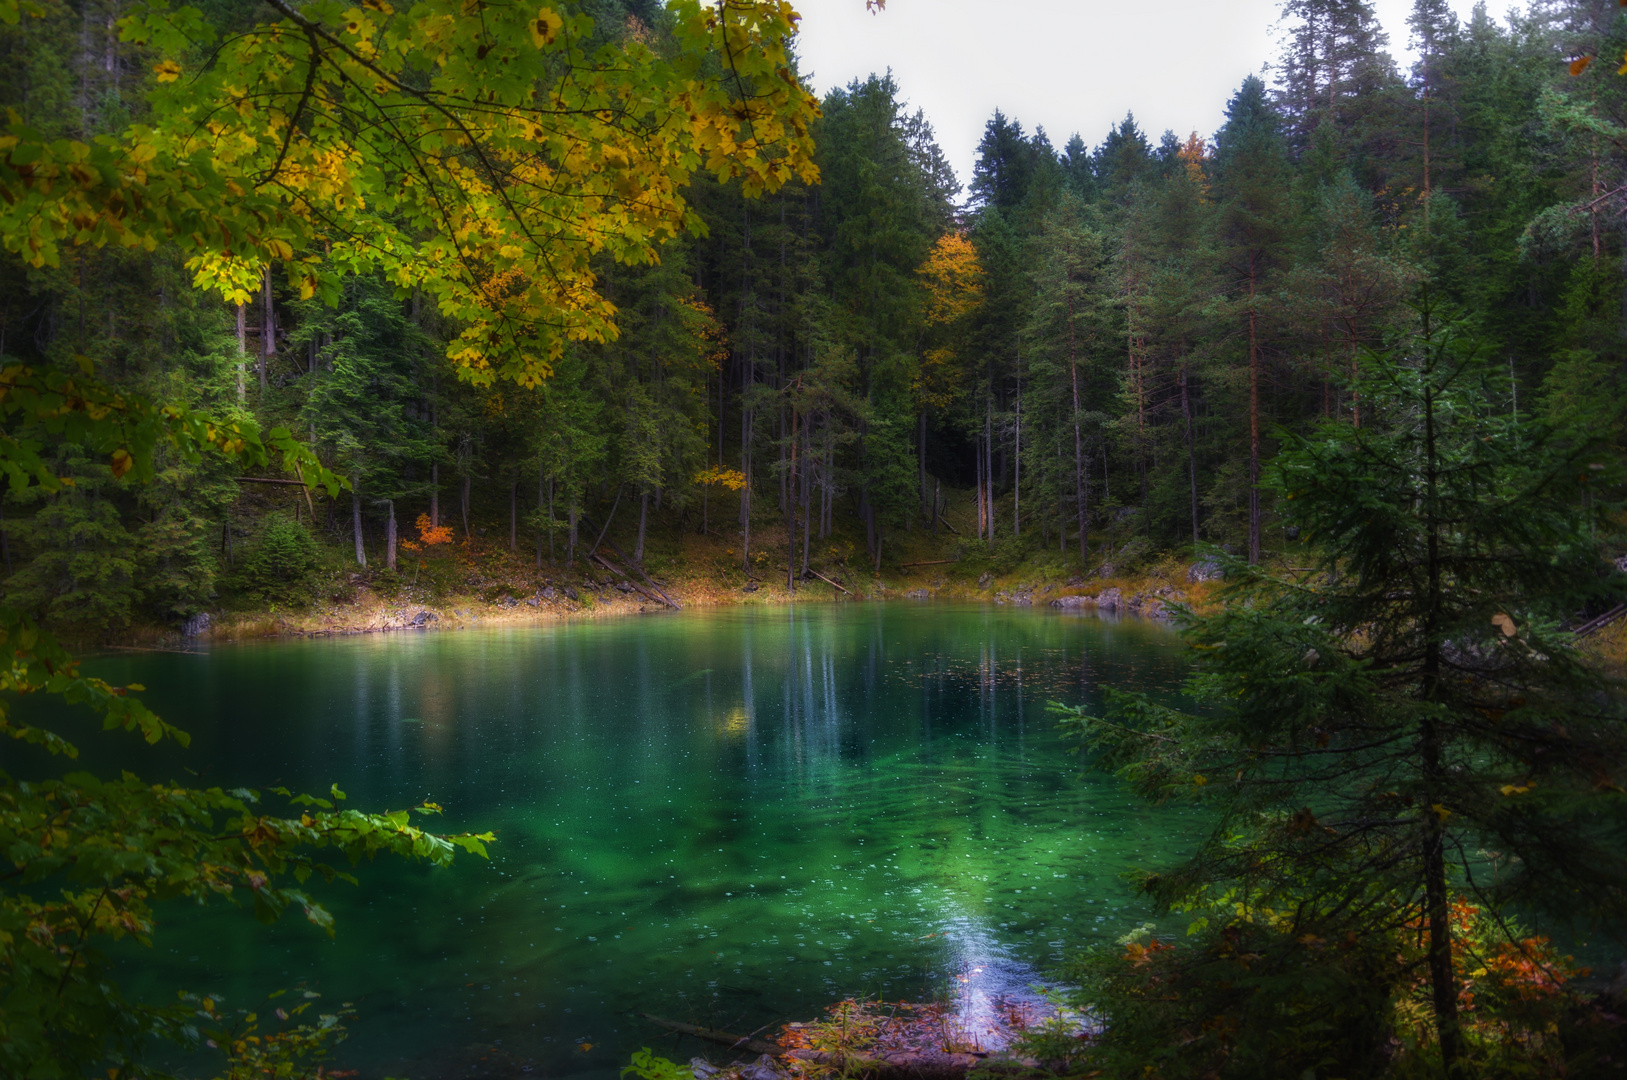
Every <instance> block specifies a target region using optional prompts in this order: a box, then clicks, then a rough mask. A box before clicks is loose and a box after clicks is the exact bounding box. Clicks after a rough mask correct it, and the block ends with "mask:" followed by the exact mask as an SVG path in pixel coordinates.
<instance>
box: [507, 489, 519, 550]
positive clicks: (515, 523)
mask: <svg viewBox="0 0 1627 1080" xmlns="http://www.w3.org/2000/svg"><path fill="white" fill-rule="evenodd" d="M508 549H509V551H511V552H514V553H516V554H518V553H519V550H520V482H519V481H518V480H511V481H509V485H508Z"/></svg>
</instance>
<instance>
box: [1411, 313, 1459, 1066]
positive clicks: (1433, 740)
mask: <svg viewBox="0 0 1627 1080" xmlns="http://www.w3.org/2000/svg"><path fill="white" fill-rule="evenodd" d="M1426 319H1427V316H1426ZM1427 328H1428V323H1427V321H1426V323H1425V329H1426V332H1427ZM1439 472H1440V462H1439V459H1438V457H1437V455H1436V451H1435V399H1434V394H1433V393H1432V392H1431V391H1428V390H1426V391H1425V392H1424V491H1425V496H1424V497H1425V500H1426V502H1427V505H1426V507H1425V514H1424V520H1425V521H1426V522H1427V523H1428V529H1429V535H1428V538H1427V546H1426V549H1425V558H1426V559H1427V566H1428V589H1429V598H1428V606H1427V608H1426V609H1425V614H1424V627H1423V630H1424V663H1423V685H1422V691H1423V697H1424V701H1425V708H1426V710H1427V709H1428V708H1429V704H1430V703H1431V702H1433V700H1434V698H1435V695H1436V693H1437V691H1438V689H1439V684H1440V670H1441V644H1440V641H1439V635H1440V631H1441V626H1440V616H1441V607H1442V603H1443V597H1442V588H1443V584H1442V581H1441V559H1440V528H1441V526H1440V524H1439V504H1438V502H1437V494H1436V486H1437V483H1438V479H1439ZM1418 748H1419V756H1420V758H1421V765H1422V772H1423V779H1424V807H1423V825H1424V837H1423V874H1424V908H1425V914H1426V917H1427V918H1428V921H1429V957H1428V960H1429V981H1430V997H1431V999H1432V1004H1433V1006H1434V1011H1435V1028H1436V1032H1437V1034H1438V1037H1439V1039H1440V1045H1441V1065H1442V1067H1443V1071H1444V1072H1445V1074H1446V1076H1447V1077H1448V1078H1452V1077H1455V1076H1456V1075H1457V1066H1458V1063H1459V1061H1460V1060H1461V1059H1462V1056H1463V1033H1462V1029H1461V1028H1460V1027H1459V1023H1458V991H1457V978H1456V975H1455V974H1454V973H1453V971H1452V919H1451V907H1450V903H1451V900H1450V897H1449V895H1448V893H1447V885H1446V835H1445V833H1446V829H1445V826H1446V815H1447V814H1448V813H1450V812H1451V811H1450V809H1449V808H1447V807H1445V806H1443V805H1441V802H1440V798H1441V795H1442V793H1443V790H1444V788H1445V772H1444V764H1443V762H1442V760H1441V740H1440V729H1439V727H1438V726H1437V725H1436V723H1435V719H1434V717H1433V716H1432V715H1431V714H1430V713H1428V712H1427V711H1426V712H1425V714H1424V720H1423V722H1422V723H1421V725H1420V730H1419V738H1418Z"/></svg>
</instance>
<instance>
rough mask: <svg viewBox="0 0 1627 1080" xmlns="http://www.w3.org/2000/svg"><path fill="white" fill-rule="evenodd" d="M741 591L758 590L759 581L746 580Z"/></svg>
mask: <svg viewBox="0 0 1627 1080" xmlns="http://www.w3.org/2000/svg"><path fill="white" fill-rule="evenodd" d="M740 591H741V592H756V591H757V583H756V582H755V581H748V582H746V585H745V588H743V589H741V590H740Z"/></svg>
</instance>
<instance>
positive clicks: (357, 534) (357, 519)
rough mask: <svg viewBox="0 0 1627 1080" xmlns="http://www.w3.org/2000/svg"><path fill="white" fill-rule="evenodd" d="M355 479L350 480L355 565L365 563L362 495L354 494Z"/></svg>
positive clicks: (351, 530) (351, 525) (351, 528)
mask: <svg viewBox="0 0 1627 1080" xmlns="http://www.w3.org/2000/svg"><path fill="white" fill-rule="evenodd" d="M356 487H357V483H356V481H354V480H352V481H351V492H350V532H351V536H352V537H353V538H354V539H355V541H356V565H357V566H366V565H367V551H366V549H365V548H363V547H362V497H361V496H360V495H358V494H356V490H355V489H356Z"/></svg>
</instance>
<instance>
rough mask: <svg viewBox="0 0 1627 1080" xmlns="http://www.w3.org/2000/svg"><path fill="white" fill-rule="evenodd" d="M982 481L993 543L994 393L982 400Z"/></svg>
mask: <svg viewBox="0 0 1627 1080" xmlns="http://www.w3.org/2000/svg"><path fill="white" fill-rule="evenodd" d="M983 454H984V460H983V482H984V484H985V485H986V486H987V487H988V500H987V501H988V507H989V535H988V541H989V543H991V544H992V543H994V395H993V394H990V395H989V396H988V397H987V398H985V399H984V401H983Z"/></svg>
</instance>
